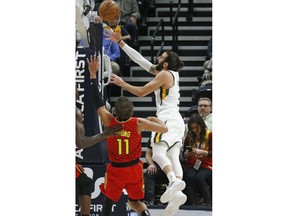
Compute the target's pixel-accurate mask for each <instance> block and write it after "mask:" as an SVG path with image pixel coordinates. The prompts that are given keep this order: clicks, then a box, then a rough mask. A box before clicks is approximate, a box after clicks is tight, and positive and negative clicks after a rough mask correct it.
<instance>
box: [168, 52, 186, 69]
mask: <svg viewBox="0 0 288 216" xmlns="http://www.w3.org/2000/svg"><path fill="white" fill-rule="evenodd" d="M166 53H167V55H168V56H167V57H166V59H165V61H166V62H167V63H168V64H169V65H168V69H169V70H173V71H178V72H179V71H180V70H181V68H182V67H183V66H184V63H183V62H182V61H181V60H180V58H179V56H178V54H177V53H175V52H172V51H166Z"/></svg>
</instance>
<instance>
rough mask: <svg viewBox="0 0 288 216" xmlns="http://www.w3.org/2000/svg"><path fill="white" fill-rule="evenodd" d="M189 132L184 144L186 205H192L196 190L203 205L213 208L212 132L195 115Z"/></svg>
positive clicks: (189, 122) (189, 124)
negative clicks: (211, 189) (211, 188)
mask: <svg viewBox="0 0 288 216" xmlns="http://www.w3.org/2000/svg"><path fill="white" fill-rule="evenodd" d="M188 128H189V132H188V135H187V137H186V139H185V142H184V150H183V152H182V156H183V158H184V159H185V160H186V161H185V162H184V164H183V173H184V175H183V179H184V181H185V182H186V188H185V190H184V192H185V193H186V195H187V202H186V204H189V205H192V204H194V203H193V201H194V200H193V197H194V194H195V191H196V189H199V191H200V193H201V195H202V197H203V199H204V201H203V203H202V204H203V205H207V206H211V205H212V197H211V192H210V186H212V132H211V131H209V130H207V129H206V126H205V122H204V120H203V119H202V118H201V117H200V116H199V115H198V114H193V115H192V116H191V117H190V119H189V121H188Z"/></svg>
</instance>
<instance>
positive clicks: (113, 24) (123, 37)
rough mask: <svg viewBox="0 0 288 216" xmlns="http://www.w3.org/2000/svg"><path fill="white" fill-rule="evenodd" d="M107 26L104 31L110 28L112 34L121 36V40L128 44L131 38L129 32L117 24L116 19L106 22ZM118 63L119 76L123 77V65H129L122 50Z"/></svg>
mask: <svg viewBox="0 0 288 216" xmlns="http://www.w3.org/2000/svg"><path fill="white" fill-rule="evenodd" d="M107 24H108V26H106V27H105V29H108V28H109V27H110V28H111V29H112V30H113V31H114V32H116V33H117V34H119V35H121V40H124V41H126V42H127V43H130V41H131V36H130V34H129V32H128V31H127V30H126V29H125V28H124V27H123V26H121V25H120V24H119V21H118V20H117V19H116V20H112V21H110V22H107ZM118 48H119V47H118ZM118 63H119V65H120V71H121V74H122V75H123V74H124V72H125V65H128V64H129V58H128V56H127V55H126V53H125V52H123V50H122V49H120V59H119V61H118Z"/></svg>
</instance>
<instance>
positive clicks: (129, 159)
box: [88, 57, 168, 216]
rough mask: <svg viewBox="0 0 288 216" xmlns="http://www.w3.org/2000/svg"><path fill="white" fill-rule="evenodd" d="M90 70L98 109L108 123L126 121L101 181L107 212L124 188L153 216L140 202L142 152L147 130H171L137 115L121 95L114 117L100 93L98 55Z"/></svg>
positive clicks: (112, 141) (111, 145) (111, 142)
mask: <svg viewBox="0 0 288 216" xmlns="http://www.w3.org/2000/svg"><path fill="white" fill-rule="evenodd" d="M88 63H89V71H90V80H91V88H92V90H93V93H94V96H95V98H96V100H97V101H98V103H97V104H96V108H97V113H98V115H99V116H100V118H101V120H102V122H103V124H104V125H105V126H106V127H112V126H115V125H122V126H123V128H122V130H121V131H120V132H119V133H118V134H117V135H116V136H114V137H111V138H108V139H107V144H108V154H109V158H110V161H111V163H110V164H108V165H107V168H106V173H105V182H104V183H103V184H101V185H100V189H101V192H102V193H103V194H104V195H105V199H104V205H103V216H110V215H111V210H112V205H113V203H115V202H117V201H118V200H119V199H120V197H121V196H122V191H123V189H126V191H127V193H128V203H129V206H130V207H131V208H132V209H133V210H135V211H136V212H137V213H138V214H139V215H141V216H149V215H150V213H149V211H148V209H147V206H146V205H145V204H144V203H143V202H140V200H142V199H144V179H143V162H142V161H141V160H140V157H141V155H142V143H141V141H142V136H141V132H142V131H143V130H148V131H156V132H159V133H164V132H167V131H168V128H167V126H166V125H165V123H164V122H162V121H161V120H159V119H158V118H156V117H148V118H147V119H144V118H137V117H132V115H133V108H134V107H133V104H132V102H131V101H129V100H128V98H127V97H123V96H122V97H119V98H118V100H117V101H116V103H115V115H116V117H114V116H113V115H112V114H111V113H110V112H109V111H107V110H106V108H105V106H104V102H103V101H102V99H101V95H99V89H98V85H97V82H96V72H97V70H95V69H94V68H95V67H97V65H98V62H97V58H96V57H94V58H90V61H88Z"/></svg>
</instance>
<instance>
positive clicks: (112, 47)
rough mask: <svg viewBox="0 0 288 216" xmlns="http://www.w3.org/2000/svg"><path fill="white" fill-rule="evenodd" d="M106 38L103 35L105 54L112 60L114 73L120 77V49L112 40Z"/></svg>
mask: <svg viewBox="0 0 288 216" xmlns="http://www.w3.org/2000/svg"><path fill="white" fill-rule="evenodd" d="M104 32H105V31H104ZM106 38H107V37H106V36H105V35H103V47H104V54H106V55H107V56H108V57H109V58H110V62H111V67H112V73H115V74H117V75H119V74H120V66H119V64H118V62H119V61H120V48H119V46H118V44H116V43H115V42H113V41H111V40H106Z"/></svg>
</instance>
